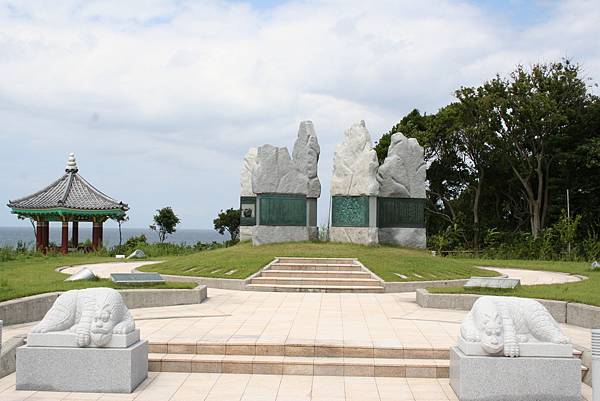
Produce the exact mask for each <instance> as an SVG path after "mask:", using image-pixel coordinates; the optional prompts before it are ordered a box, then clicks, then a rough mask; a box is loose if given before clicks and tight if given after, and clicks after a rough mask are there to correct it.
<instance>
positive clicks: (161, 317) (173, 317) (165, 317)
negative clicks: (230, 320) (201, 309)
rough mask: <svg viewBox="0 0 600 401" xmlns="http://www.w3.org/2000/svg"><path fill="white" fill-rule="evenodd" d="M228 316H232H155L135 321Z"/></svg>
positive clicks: (226, 315) (224, 315)
mask: <svg viewBox="0 0 600 401" xmlns="http://www.w3.org/2000/svg"><path fill="white" fill-rule="evenodd" d="M228 316H232V315H231V314H223V315H184V316H157V317H144V318H136V319H135V320H164V319H196V318H204V317H228Z"/></svg>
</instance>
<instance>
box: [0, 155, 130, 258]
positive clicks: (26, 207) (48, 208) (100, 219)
mask: <svg viewBox="0 0 600 401" xmlns="http://www.w3.org/2000/svg"><path fill="white" fill-rule="evenodd" d="M78 171H79V170H78V169H77V162H76V161H75V155H74V154H73V153H71V154H70V155H69V161H68V163H67V167H66V169H65V174H64V175H63V176H62V177H60V178H59V179H58V180H56V181H55V182H53V183H52V184H50V185H48V186H47V187H46V188H44V189H42V190H41V191H38V192H36V193H34V194H32V195H29V196H26V197H24V198H21V199H17V200H13V201H9V202H8V207H9V208H10V209H11V212H12V213H13V214H16V215H18V216H19V218H30V219H32V220H34V221H35V222H36V227H37V228H36V239H35V240H36V248H37V249H38V250H39V251H40V252H47V250H48V244H49V236H50V222H53V221H56V222H61V223H62V242H61V247H60V250H61V252H62V253H67V252H68V250H69V222H71V223H72V230H71V242H72V245H73V247H75V248H77V246H78V244H79V223H80V222H90V223H92V249H93V250H98V249H99V248H100V247H101V246H102V237H103V228H102V225H103V223H104V222H105V221H106V220H108V219H114V220H120V219H124V218H125V215H126V212H127V210H129V207H128V206H127V204H125V203H123V202H118V201H116V200H114V199H112V198H110V197H109V196H106V195H105V194H103V193H102V192H100V191H98V190H97V189H96V188H94V186H92V184H90V183H89V182H87V181H86V180H85V179H84V178H83V177H82V176H80V175H79V173H78Z"/></svg>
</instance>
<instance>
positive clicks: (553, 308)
mask: <svg viewBox="0 0 600 401" xmlns="http://www.w3.org/2000/svg"><path fill="white" fill-rule="evenodd" d="M479 297H481V295H474V294H432V293H430V292H429V291H427V290H426V289H418V290H417V304H419V305H420V306H421V307H423V308H435V309H458V310H470V309H471V307H472V306H473V303H474V302H475V301H476V300H477V298H479ZM537 301H539V302H540V303H541V304H542V305H544V306H545V307H546V309H548V311H549V312H550V314H551V315H552V316H553V317H554V319H556V321H557V322H558V323H567V324H572V325H574V326H579V327H583V328H586V329H591V328H593V327H600V307H598V306H592V305H584V304H578V303H575V302H566V301H553V300H548V299H537Z"/></svg>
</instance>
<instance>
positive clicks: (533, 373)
mask: <svg viewBox="0 0 600 401" xmlns="http://www.w3.org/2000/svg"><path fill="white" fill-rule="evenodd" d="M450 386H452V389H453V390H454V392H455V393H456V395H457V396H458V399H459V400H460V401H542V400H543V401H580V400H581V361H580V360H579V359H577V358H573V357H570V358H544V357H518V358H508V357H495V356H467V355H465V354H464V353H463V352H462V351H461V350H460V349H458V347H452V348H450Z"/></svg>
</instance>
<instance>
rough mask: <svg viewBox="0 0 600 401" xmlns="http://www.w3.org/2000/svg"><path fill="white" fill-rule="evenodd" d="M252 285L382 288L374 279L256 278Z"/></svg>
mask: <svg viewBox="0 0 600 401" xmlns="http://www.w3.org/2000/svg"><path fill="white" fill-rule="evenodd" d="M250 284H270V285H278V286H279V285H287V286H338V287H344V286H349V287H381V282H379V281H378V280H374V279H372V278H335V277H334V278H319V277H316V278H315V277H256V278H253V279H252V281H251V283H250Z"/></svg>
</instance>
